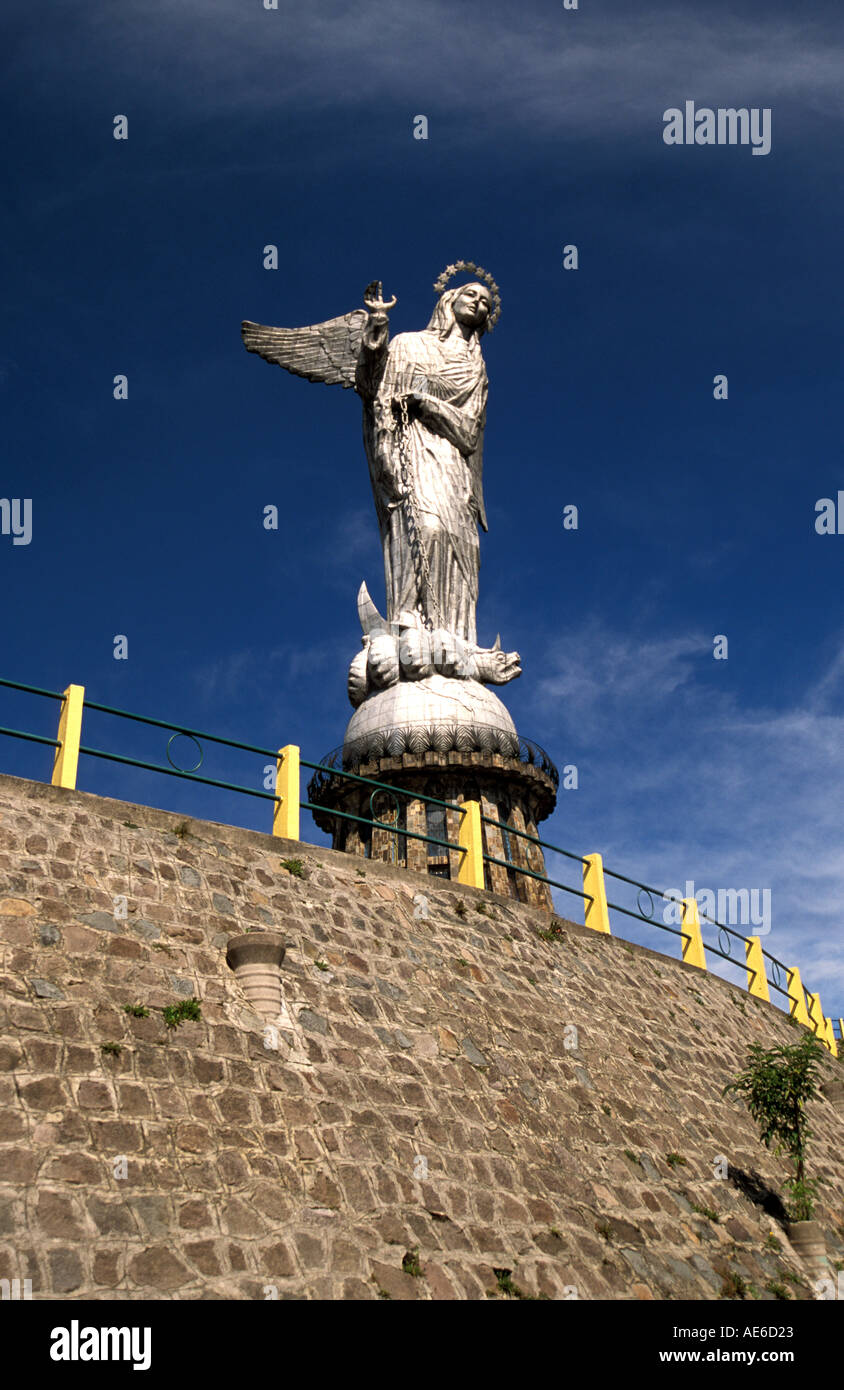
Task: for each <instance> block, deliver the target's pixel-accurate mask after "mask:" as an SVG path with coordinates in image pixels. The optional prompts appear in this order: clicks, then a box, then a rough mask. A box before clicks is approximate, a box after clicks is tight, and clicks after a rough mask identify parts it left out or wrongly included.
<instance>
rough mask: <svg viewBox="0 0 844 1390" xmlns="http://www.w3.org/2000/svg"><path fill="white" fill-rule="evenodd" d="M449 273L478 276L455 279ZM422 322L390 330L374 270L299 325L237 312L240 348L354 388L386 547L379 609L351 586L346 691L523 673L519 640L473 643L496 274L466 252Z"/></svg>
mask: <svg viewBox="0 0 844 1390" xmlns="http://www.w3.org/2000/svg"><path fill="white" fill-rule="evenodd" d="M458 271H469V272H474V274H475V275H476V277H477V278H476V279H475V280H473V281H470V283H468V284H465V285H462V286H459V287H456V288H454V287H453V288H451V289H446V288H445V286H446V284H447V283H448V280H449V279H451V278H452V276H453V275H454V274H456V273H457V272H458ZM434 288H435V290H436V291H437V293H438V299H437V302H436V305H435V308H434V311H433V314H432V316H431V320H430V322H429V324H428V326H427V328H425V329H423V330H422V331H421V332H418V333H399V334H397V335H396V336H395V337H394V338H392V340H391V339H390V336H389V313H390V310H391V309H392V308H393V307H394V306H395V304H396V299H395V297H393V298H392V299H390V300H389V301H385V299H384V297H383V289H382V284H381V282H380V281H377V280H376V281H372V283H371V284H370V285H368V286H367V288H366V290H365V291H364V296H363V302H364V305H365V306H366V307H365V308H364V309H355V310H353V311H352V312H351V313H349V314H343V315H341V316H340V317H339V318H334V319H328V320H327V321H326V322H325V323H317V324H312V325H310V326H309V327H306V328H270V327H266V326H265V325H263V324H259V323H252V322H250V321H248V320H247V321H245V322H244V323H243V325H242V336H243V342H244V345H245V347H246V349H247V351H248V352H254V353H257V354H258V356H260V357H263V358H264V360H265V361H267V362H270V363H273V364H274V365H275V366H278V367H283V368H284V369H285V371H288V372H292V373H293V374H294V375H295V376H301V377H305V378H306V379H307V380H308V381H321V382H325V383H327V384H329V385H336V386H342V387H343V388H344V389H353V390H354V391H356V393H357V394H358V396H360V398H361V402H362V404H363V441H364V448H365V451H366V457H367V460H368V463H369V475H370V481H371V483H372V493H373V497H374V500H375V510H376V514H377V517H378V526H379V530H380V535H381V545H382V549H383V554H384V575H385V581H386V594H387V605H386V606H387V614H386V617H382V616H381V614H380V613H379V612H378V609H377V608H376V606H375V604H374V603H373V602H372V599H371V598H370V596H369V593H368V590H367V588H366V584H365V583H364V584H362V585H361V588H360V591H359V594H358V614H359V616H360V620H361V626H362V629H363V651H362V652H361V653H359V655H358V656H357V657H356V658H355V660H354V661H353V662H352V666H351V669H350V673H349V697H350V699H351V701H352V704H354V705H358V704H360V703H361V702H362V701H363V700H364V699H365V698H366V696H367V694H369V693H371V692H372V691H373V690H377V689H383V688H384V687H385V686H389V685H393V684H395V683H396V682H398V681H399V680H422V679H425V677H427V676H430V675H431V674H433V673H436V674H439V675H445V676H449V677H456V678H458V679H460V678H462V679H473V680H477V681H480V682H482V683H486V684H494V685H502V684H504V683H506V682H507V681H509V680H512V679H513V678H514V677H515V676H518V675H520V674H521V667H520V664H519V662H520V659H519V654H518V652H503V651H502V650H501V645H500V641H499V640H498V639H496V643H495V645H494V646H493V647H479V646H478V643H477V625H476V610H477V601H478V573H479V570H480V543H479V538H478V527H479V526H480V527H482V528H483V530H487V519H486V511H485V508H484V499H483V488H482V472H483V463H482V456H483V437H484V424H485V420H486V405H487V394H488V381H487V374H486V367H485V365H484V359H483V354H482V352H481V345H480V344H481V338H482V337H483V335H484V333H486V332H487V331H490V330H491V328H492V327H493V326H494V324H495V321H496V320H497V318H498V315H499V313H500V299H499V296H498V289H497V286H496V285H495V282H494V281H493V280H492V277H491V276H489V275H488V274H487V272H486V271H484V270H483V269H482V268H480V267H477V266H475V265H474V263H473V262H469V261H460V262H458V263H457V265H456V266H449V267H448V270H447V271H445V272H444V273H443V275H442V276H440V279H439V280H438V281H437V283H436V285H435V287H434Z"/></svg>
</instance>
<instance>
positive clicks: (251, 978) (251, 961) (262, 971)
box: [226, 931, 285, 1021]
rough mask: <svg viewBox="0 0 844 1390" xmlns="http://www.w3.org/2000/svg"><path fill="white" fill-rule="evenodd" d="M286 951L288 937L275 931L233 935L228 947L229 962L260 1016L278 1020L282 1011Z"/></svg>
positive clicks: (251, 1004)
mask: <svg viewBox="0 0 844 1390" xmlns="http://www.w3.org/2000/svg"><path fill="white" fill-rule="evenodd" d="M284 952H285V945H284V938H283V937H282V936H281V935H280V934H279V933H278V932H272V931H265V932H262V931H256V932H246V933H244V935H243V936H233V937H232V938H231V940H230V941H229V943H228V946H227V948H226V962H227V964H228V965H230V966H231V968H232V970H233V971H234V973H235V977H236V979H237V983H238V984H239V985H240V988H241V989H242V990H243V993H244V995H245V996H246V998H247V1000H248V1001H249V1004H250V1006H251V1007H252V1008H253V1009H254V1011H255V1013H256V1014H258V1016H259V1017H260V1018H264V1019H269V1020H272V1021H275V1020H276V1019H277V1018H278V1016H279V1014H280V1012H281V1009H282V1002H283V1001H282V992H281V963H282V961H283V960H284Z"/></svg>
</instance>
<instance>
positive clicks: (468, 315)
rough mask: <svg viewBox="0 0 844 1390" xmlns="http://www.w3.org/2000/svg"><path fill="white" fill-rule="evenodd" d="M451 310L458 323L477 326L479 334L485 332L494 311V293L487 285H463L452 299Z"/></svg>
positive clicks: (472, 326)
mask: <svg viewBox="0 0 844 1390" xmlns="http://www.w3.org/2000/svg"><path fill="white" fill-rule="evenodd" d="M451 312H452V313H453V314H454V317H455V318H456V319H457V322H458V323H464V324H468V325H469V326H470V327H471V328H476V329H477V330H478V334H479V335H480V334H482V333H485V332H486V326H487V324H488V322H489V316H490V314H491V313H492V295H491V293H490V291H489V290H488V289H487V287H486V285H480V284H475V285H461V287H460V289H459V290H458V291H457V294H456V296H455V298H454V299H453V300H452V303H451Z"/></svg>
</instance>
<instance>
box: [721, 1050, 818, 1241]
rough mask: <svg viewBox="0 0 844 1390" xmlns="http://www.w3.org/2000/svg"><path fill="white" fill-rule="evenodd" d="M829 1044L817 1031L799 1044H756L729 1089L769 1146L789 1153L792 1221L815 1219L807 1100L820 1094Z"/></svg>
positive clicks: (725, 1091)
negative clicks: (808, 1165) (808, 1174)
mask: <svg viewBox="0 0 844 1390" xmlns="http://www.w3.org/2000/svg"><path fill="white" fill-rule="evenodd" d="M823 1055H824V1048H823V1046H822V1045H821V1043H820V1042H818V1039H817V1038H816V1037H815V1036H814V1034H813V1033H807V1034H806V1036H805V1037H804V1038H802V1039H801V1041H800V1042H799V1043H793V1044H792V1045H791V1046H781V1047H771V1048H768V1049H767V1050H766V1049H765V1048H763V1047H761V1046H760V1045H759V1043H753V1045H752V1046H751V1048H750V1050H749V1052H748V1054H747V1060H746V1063H745V1067H744V1070H743V1071H741V1072H740V1073H739V1075H738V1076H737V1077H735V1078H734V1079H733V1080H732V1081H731V1082H730V1083H729V1085H728V1086H725V1087H724V1095H727V1093H728V1092H731V1091H732V1092H735V1093H736V1094H738V1095H740V1096H742V1097H743V1098H744V1102H745V1104H746V1106H747V1108H748V1110H749V1111H750V1114H751V1115H752V1116H753V1118H754V1120H755V1121H756V1123H757V1125H758V1126H759V1137H760V1139H761V1140H762V1143H763V1144H764V1145H765V1146H766V1148H771V1147H773V1149H774V1152H775V1153H777V1154H783V1153H784V1154H785V1155H786V1156H787V1157H788V1159H789V1161H790V1162H791V1165H792V1168H793V1172H792V1175H791V1177H790V1178H787V1179H786V1183H785V1185H786V1187H787V1188H788V1190H789V1193H790V1202H789V1204H788V1205H789V1208H790V1210H789V1216H790V1218H791V1220H792V1221H811V1219H812V1213H813V1211H814V1197H815V1188H816V1187H817V1183H816V1182H815V1181H814V1180H812V1179H810V1178H807V1177H806V1149H807V1146H808V1143H809V1140H810V1139H811V1137H812V1131H811V1129H810V1128H809V1123H808V1120H807V1118H806V1102H807V1101H810V1100H813V1099H814V1098H815V1096H816V1095H817V1094H818V1086H819V1078H818V1075H817V1065H818V1062H819V1061H820V1058H821V1057H822V1056H823Z"/></svg>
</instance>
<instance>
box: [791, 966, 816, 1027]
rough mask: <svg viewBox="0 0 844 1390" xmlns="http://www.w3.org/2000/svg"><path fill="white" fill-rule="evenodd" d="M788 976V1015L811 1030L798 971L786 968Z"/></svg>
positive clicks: (795, 967) (795, 968)
mask: <svg viewBox="0 0 844 1390" xmlns="http://www.w3.org/2000/svg"><path fill="white" fill-rule="evenodd" d="M786 971H787V974H788V997H789V999H790V1000H791V1007H790V1009H789V1013H790V1015H791V1017H792V1018H794V1019H796V1020H797V1022H798V1023H802V1024H804V1025H805V1027H806V1028H811V1026H812V1025H811V1023H810V1022H809V1015H808V1013H807V1012H806V999H805V996H804V994H803V981H802V980H801V979H800V971H799V970H798V969H797V966H796V965H795V966H794V968H793V969H789V967H788V966H786Z"/></svg>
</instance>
